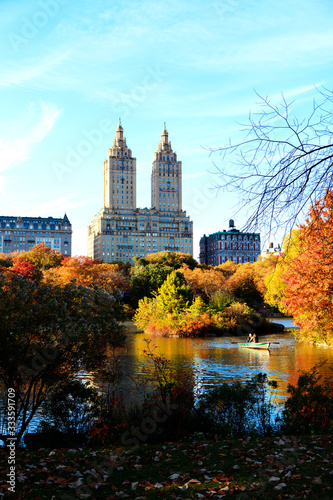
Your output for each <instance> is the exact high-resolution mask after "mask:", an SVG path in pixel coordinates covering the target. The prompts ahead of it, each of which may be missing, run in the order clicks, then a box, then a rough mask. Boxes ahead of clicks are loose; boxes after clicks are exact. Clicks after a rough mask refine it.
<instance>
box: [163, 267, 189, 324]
mask: <svg viewBox="0 0 333 500" xmlns="http://www.w3.org/2000/svg"><path fill="white" fill-rule="evenodd" d="M192 302H193V293H192V290H191V288H190V287H189V286H186V284H185V278H184V275H183V274H182V273H181V272H179V271H173V272H172V273H171V274H169V276H168V277H167V278H166V280H165V281H164V283H163V285H162V286H161V288H160V289H159V290H158V296H157V300H156V305H157V307H158V309H159V310H160V311H161V312H162V313H163V314H165V313H177V312H180V311H185V310H186V309H187V308H188V307H189V306H190V305H191V304H192Z"/></svg>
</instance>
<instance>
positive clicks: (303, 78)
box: [0, 0, 333, 258]
mask: <svg viewBox="0 0 333 500" xmlns="http://www.w3.org/2000/svg"><path fill="white" fill-rule="evenodd" d="M0 10H1V16H0V22H1V24H2V26H1V28H2V29H1V30H0V33H1V34H0V42H1V43H0V60H1V79H0V99H1V112H0V205H1V209H0V214H1V215H11V216H36V217H38V216H41V217H49V216H52V217H60V216H63V214H64V213H65V212H66V213H67V216H68V218H69V220H70V221H71V223H72V226H73V240H72V254H73V255H85V254H86V252H87V226H88V225H89V224H90V223H91V221H92V219H93V217H94V215H95V214H96V213H97V212H98V211H99V210H100V209H101V208H102V204H103V161H104V160H105V159H106V157H107V149H108V147H111V145H112V141H113V137H114V135H115V129H116V127H117V123H118V118H119V117H121V121H122V125H123V128H124V136H125V137H126V139H127V144H128V146H129V147H130V148H131V149H132V153H133V156H134V157H136V158H137V206H138V207H140V208H144V207H150V204H151V199H150V171H151V162H152V160H153V152H154V151H156V149H157V145H158V142H159V140H160V134H161V131H162V128H163V123H164V122H166V126H167V129H168V132H169V139H170V140H171V144H172V147H173V149H174V151H176V152H177V156H178V159H179V160H181V161H182V164H183V209H184V210H186V211H187V214H189V215H190V217H191V218H192V220H193V226H194V257H195V258H198V254H199V239H200V237H201V236H202V235H203V234H210V233H213V232H216V231H220V230H223V229H227V227H228V220H229V219H230V218H234V219H235V223H236V227H238V228H241V227H242V225H244V224H246V220H247V217H248V214H247V213H246V212H245V211H241V212H239V213H237V205H238V203H239V200H238V199H237V196H236V194H234V193H225V192H223V191H222V190H218V189H216V185H218V183H219V177H218V171H217V169H216V167H215V165H214V164H217V165H218V164H219V162H220V161H221V157H220V155H219V154H218V153H214V154H213V155H212V154H211V152H210V148H218V147H219V146H221V145H223V144H225V143H227V142H228V140H229V138H230V137H231V138H234V139H237V137H239V134H240V129H241V128H242V124H243V123H246V121H247V119H248V116H249V112H250V111H251V112H256V110H257V109H258V97H257V95H256V92H257V93H259V94H260V95H267V96H269V97H270V99H271V101H272V102H273V103H274V102H276V103H278V102H279V100H280V99H281V93H283V94H284V95H285V96H287V98H288V99H291V100H295V103H296V104H295V106H297V111H298V112H300V113H302V111H303V109H304V110H305V109H306V107H307V106H309V105H310V104H311V102H312V99H313V97H314V95H315V93H316V90H315V87H316V86H325V87H327V88H329V89H332V88H333V72H332V60H333V50H332V47H333V31H332V16H333V2H331V1H330V0H317V1H316V2H313V0H302V1H299V0H288V1H286V0H280V1H279V2H276V0H274V1H271V0H246V1H245V0H213V1H212V2H210V1H205V2H203V1H202V0H200V1H199V0H191V1H189V0H177V1H176V0H169V1H167V2H166V1H165V2H162V1H161V0H128V1H117V0H113V1H109V0H37V1H35V0H0ZM265 238H266V240H265ZM271 238H272V236H269V235H264V234H262V240H263V246H265V244H266V246H268V243H267V241H268V240H269V239H271ZM267 239H268V240H267ZM275 243H281V242H279V241H275Z"/></svg>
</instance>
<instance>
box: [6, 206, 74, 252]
mask: <svg viewBox="0 0 333 500" xmlns="http://www.w3.org/2000/svg"><path fill="white" fill-rule="evenodd" d="M42 242H44V243H45V245H46V246H48V247H50V248H52V250H57V251H58V252H61V253H63V254H64V255H71V253H72V225H71V223H70V222H69V220H68V217H67V215H66V214H65V215H64V217H63V218H61V217H59V218H54V217H9V216H8V217H7V216H4V215H3V216H0V253H12V252H19V253H22V252H27V251H29V250H31V249H32V247H34V246H35V245H38V244H39V243H42Z"/></svg>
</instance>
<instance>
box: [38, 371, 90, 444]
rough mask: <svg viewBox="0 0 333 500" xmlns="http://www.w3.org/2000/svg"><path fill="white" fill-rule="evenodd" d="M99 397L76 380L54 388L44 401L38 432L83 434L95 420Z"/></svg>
mask: <svg viewBox="0 0 333 500" xmlns="http://www.w3.org/2000/svg"><path fill="white" fill-rule="evenodd" d="M98 403H99V396H98V393H97V391H96V389H93V388H91V387H88V386H87V385H85V384H83V383H82V382H80V381H78V380H70V381H69V382H68V383H67V384H65V385H63V386H61V387H59V388H56V389H54V390H53V391H52V393H51V394H50V395H49V397H48V399H47V400H46V401H45V403H44V405H43V410H42V420H41V423H40V426H39V430H42V431H45V430H48V431H49V430H56V431H57V432H62V433H64V434H71V435H74V434H85V433H88V431H89V430H90V429H91V427H92V426H93V425H94V422H95V420H96V418H97V408H98Z"/></svg>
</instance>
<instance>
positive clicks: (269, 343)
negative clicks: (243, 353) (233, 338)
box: [230, 342, 280, 344]
mask: <svg viewBox="0 0 333 500" xmlns="http://www.w3.org/2000/svg"><path fill="white" fill-rule="evenodd" d="M261 343H264V344H279V343H280V342H230V344H261Z"/></svg>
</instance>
